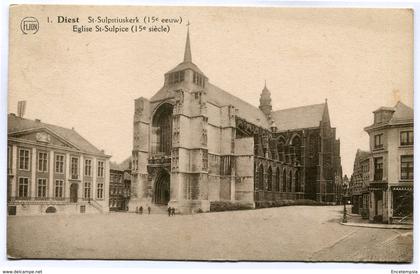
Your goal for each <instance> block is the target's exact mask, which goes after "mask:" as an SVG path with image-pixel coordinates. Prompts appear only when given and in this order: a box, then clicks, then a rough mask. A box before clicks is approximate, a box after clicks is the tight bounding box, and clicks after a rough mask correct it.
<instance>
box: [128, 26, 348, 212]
mask: <svg viewBox="0 0 420 274" xmlns="http://www.w3.org/2000/svg"><path fill="white" fill-rule="evenodd" d="M134 105H135V109H134V121H133V151H132V167H133V168H132V177H133V178H132V189H131V199H130V204H129V210H130V211H133V210H134V209H135V208H136V207H137V206H140V205H142V206H143V207H144V206H147V205H155V204H157V205H169V206H171V207H175V208H176V210H177V211H178V212H181V213H191V212H195V211H198V210H201V211H208V210H209V208H210V203H211V202H212V201H232V202H238V203H244V204H248V205H251V206H256V207H258V206H260V205H261V204H262V203H263V202H267V201H276V200H291V199H312V200H317V201H328V202H336V189H335V188H336V187H335V186H336V184H335V180H336V178H337V177H340V178H341V164H340V163H341V159H340V142H339V140H337V139H336V137H335V128H333V127H331V124H330V117H329V113H328V104H327V101H326V100H325V102H324V103H321V104H316V105H310V106H303V107H298V108H290V109H284V110H278V111H273V110H272V106H271V97H270V91H269V90H268V88H267V87H266V86H264V89H263V90H262V93H261V95H260V106H259V107H255V106H253V105H251V104H249V103H247V102H245V101H243V100H242V99H240V98H238V97H236V96H234V95H232V94H230V93H229V92H227V91H224V90H222V89H221V88H219V87H217V86H215V85H213V84H212V83H211V82H210V81H209V79H208V78H207V76H206V75H205V73H204V72H203V71H201V70H200V69H199V68H198V67H197V65H195V64H194V63H193V62H192V56H191V48H190V38H189V33H187V40H186V46H185V53H184V60H183V61H182V62H181V63H180V64H179V65H177V66H176V67H175V68H173V69H172V70H170V71H168V72H167V73H165V75H164V83H163V86H162V88H161V89H160V90H159V91H158V92H157V93H156V94H155V95H154V96H153V97H152V98H150V99H146V98H143V97H140V98H138V99H136V100H135V104H134Z"/></svg>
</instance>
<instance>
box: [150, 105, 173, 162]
mask: <svg viewBox="0 0 420 274" xmlns="http://www.w3.org/2000/svg"><path fill="white" fill-rule="evenodd" d="M172 111H173V106H172V105H171V104H168V103H165V104H163V105H161V106H160V107H159V108H158V110H157V111H156V113H155V115H154V117H153V122H152V126H153V132H152V138H153V142H152V151H153V152H154V153H163V154H165V155H171V148H172Z"/></svg>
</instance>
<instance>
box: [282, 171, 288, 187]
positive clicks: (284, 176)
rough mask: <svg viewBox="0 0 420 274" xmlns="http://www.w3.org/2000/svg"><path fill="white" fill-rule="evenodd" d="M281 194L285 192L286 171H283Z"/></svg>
mask: <svg viewBox="0 0 420 274" xmlns="http://www.w3.org/2000/svg"><path fill="white" fill-rule="evenodd" d="M282 183H283V192H287V174H286V170H285V169H283V180H282Z"/></svg>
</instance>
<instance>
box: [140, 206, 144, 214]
mask: <svg viewBox="0 0 420 274" xmlns="http://www.w3.org/2000/svg"><path fill="white" fill-rule="evenodd" d="M139 213H140V215H142V214H143V207H142V206H141V207H140V209H139Z"/></svg>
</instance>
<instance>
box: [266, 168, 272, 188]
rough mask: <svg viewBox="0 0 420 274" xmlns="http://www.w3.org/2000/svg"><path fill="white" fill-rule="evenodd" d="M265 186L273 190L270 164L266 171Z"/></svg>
mask: <svg viewBox="0 0 420 274" xmlns="http://www.w3.org/2000/svg"><path fill="white" fill-rule="evenodd" d="M267 185H268V186H267V188H268V191H272V190H273V171H272V170H271V166H270V167H269V168H268V172H267Z"/></svg>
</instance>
